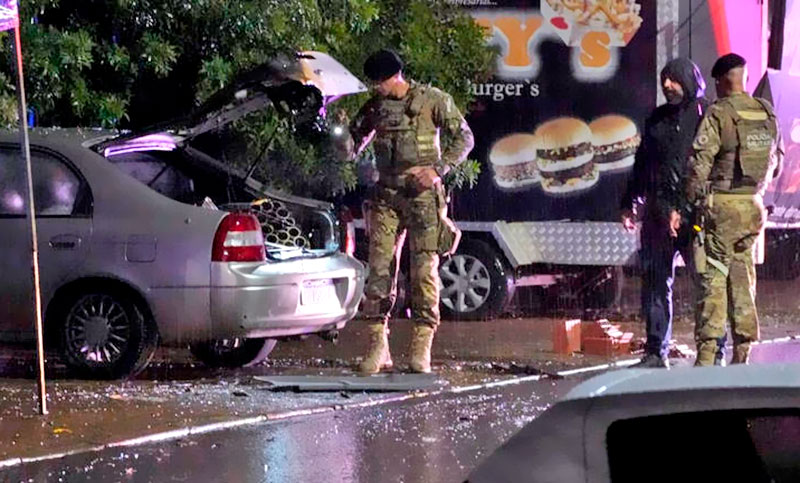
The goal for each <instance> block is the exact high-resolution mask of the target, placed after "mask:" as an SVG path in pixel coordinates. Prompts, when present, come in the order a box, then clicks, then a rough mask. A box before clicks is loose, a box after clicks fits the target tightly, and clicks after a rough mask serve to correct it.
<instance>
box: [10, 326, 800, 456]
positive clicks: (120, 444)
mask: <svg viewBox="0 0 800 483" xmlns="http://www.w3.org/2000/svg"><path fill="white" fill-rule="evenodd" d="M797 340H800V335H798V336H788V337H781V338H777V339H771V340H764V341H759V342H755V343H754V345H755V344H759V345H766V344H776V343H782V342H792V341H797ZM639 360H640V359H638V358H637V359H625V360H621V361H616V362H611V363H608V364H599V365H596V366H590V367H582V368H578V369H570V370H566V371H560V372H557V373H556V374H555V375H557V376H560V377H570V376H575V375H579V374H587V373H591V372H598V371H604V370H608V369H615V368H622V367H628V366H631V365H633V364H636V363H637V362H639ZM543 379H550V377H549V376H547V375H539V374H537V375H531V376H524V377H515V378H511V379H503V380H500V381H492V382H487V383H484V384H475V385H471V386H459V387H453V388H447V389H439V390H435V391H420V392H415V393H409V394H402V395H397V396H390V397H385V398H380V399H374V400H371V401H363V402H358V403H349V404H336V405H332V406H322V407H317V408H308V409H297V410H292V411H281V412H276V413H272V414H263V415H259V416H253V417H249V418H240V419H234V420H230V421H223V422H219V423H211V424H201V425H198V426H188V427H185V428H180V429H173V430H170V431H162V432H158V433H153V434H149V435H145V436H139V437H136V438H129V439H124V440H119V441H113V442H111V443H106V444H101V445H96V446H90V447H86V448H80V449H76V450H73V451H66V452H61V453H50V454H46V455H40V456H32V457H19V458H9V459H6V460H0V470H2V469H7V468H12V467H16V466H21V465H24V464H28V463H37V462H41V461H51V460H56V459H60V458H64V457H67V456H74V455H77V454H83V453H91V452H98V451H103V450H107V449H112V448H127V447H131V446H139V445H143V444H150V443H158V442H163V441H174V440H178V439H181V438H185V437H187V436H196V435H200V434H206V433H213V432H216V431H224V430H228V429H236V428H242V427H248V426H256V425H259V424H264V423H269V422H273V421H282V420H286V419H292V418H296V417H300V416H313V415H318V414H325V413H332V412H336V411H351V410H355V409H363V408H368V407H375V406H383V405H387V404H393V403H398V402H403V401H409V400H412V399H426V398H430V397H435V396H441V395H447V394H463V393H467V392H474V391H479V390H483V389H492V388H497V387H504V386H511V385H517V384H523V383H526V382H534V381H539V380H543Z"/></svg>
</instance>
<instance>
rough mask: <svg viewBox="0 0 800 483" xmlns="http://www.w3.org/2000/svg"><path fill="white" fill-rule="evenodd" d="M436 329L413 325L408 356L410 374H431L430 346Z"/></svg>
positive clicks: (426, 325) (428, 326)
mask: <svg viewBox="0 0 800 483" xmlns="http://www.w3.org/2000/svg"><path fill="white" fill-rule="evenodd" d="M435 332H436V329H434V328H433V327H431V326H430V325H428V324H415V325H414V331H413V333H412V335H411V348H410V349H409V354H410V356H411V361H410V363H409V365H410V366H411V371H412V372H423V373H428V372H431V345H433V334H434V333H435Z"/></svg>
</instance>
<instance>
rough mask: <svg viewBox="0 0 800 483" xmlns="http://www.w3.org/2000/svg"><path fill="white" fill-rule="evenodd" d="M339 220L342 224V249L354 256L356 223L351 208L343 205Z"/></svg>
mask: <svg viewBox="0 0 800 483" xmlns="http://www.w3.org/2000/svg"><path fill="white" fill-rule="evenodd" d="M339 222H340V223H341V224H342V251H343V252H344V253H346V254H348V255H350V256H352V255H353V254H354V253H355V252H356V225H355V218H353V213H352V212H351V211H350V208H347V207H343V208H342V209H341V210H340V211H339Z"/></svg>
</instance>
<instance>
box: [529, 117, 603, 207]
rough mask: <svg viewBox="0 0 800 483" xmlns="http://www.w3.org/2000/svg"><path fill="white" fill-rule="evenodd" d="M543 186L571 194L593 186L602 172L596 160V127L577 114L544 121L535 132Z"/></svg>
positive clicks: (550, 191)
mask: <svg viewBox="0 0 800 483" xmlns="http://www.w3.org/2000/svg"><path fill="white" fill-rule="evenodd" d="M534 135H535V136H536V138H537V142H538V144H539V148H538V151H537V155H538V158H539V159H538V161H537V162H538V165H539V174H540V175H541V177H542V189H544V191H545V192H546V193H553V194H569V193H574V192H578V191H581V190H585V189H588V188H591V187H592V186H594V185H595V184H597V180H598V179H599V177H600V175H599V172H598V170H597V167H596V166H595V165H594V163H593V162H592V157H593V156H594V151H593V149H592V131H591V129H589V126H588V125H587V124H586V123H585V122H583V121H581V120H580V119H576V118H574V117H561V118H556V119H552V120H550V121H547V122H545V123H544V124H541V125H540V126H539V127H538V128H537V129H536V133H535V134H534Z"/></svg>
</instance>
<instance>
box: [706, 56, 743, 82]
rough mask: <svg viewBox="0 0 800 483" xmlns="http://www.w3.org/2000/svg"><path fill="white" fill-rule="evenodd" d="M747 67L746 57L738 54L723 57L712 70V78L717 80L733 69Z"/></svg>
mask: <svg viewBox="0 0 800 483" xmlns="http://www.w3.org/2000/svg"><path fill="white" fill-rule="evenodd" d="M745 65H747V61H746V60H744V57H742V56H741V55H738V54H727V55H723V56H722V57H720V58H719V59H717V61H716V62H715V63H714V67H712V68H711V77H713V78H715V79H719V78H720V77H722V76H724V75H725V74H727V73H728V72H730V70H731V69H735V68H737V67H744V66H745Z"/></svg>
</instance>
